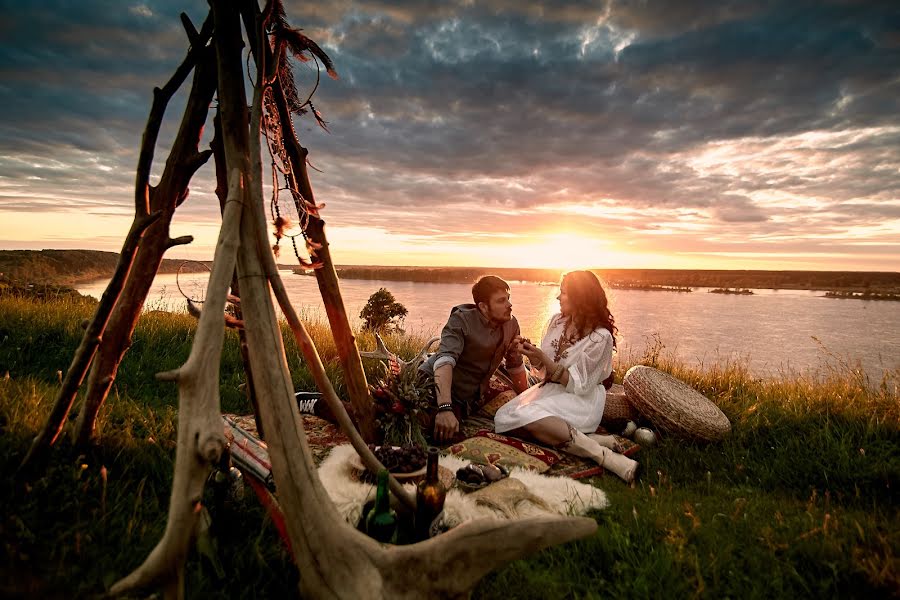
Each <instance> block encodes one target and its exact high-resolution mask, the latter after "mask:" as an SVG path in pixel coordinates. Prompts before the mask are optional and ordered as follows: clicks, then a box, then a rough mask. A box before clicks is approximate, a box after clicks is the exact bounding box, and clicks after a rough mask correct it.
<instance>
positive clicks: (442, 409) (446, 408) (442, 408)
mask: <svg viewBox="0 0 900 600" xmlns="http://www.w3.org/2000/svg"><path fill="white" fill-rule="evenodd" d="M452 410H453V404H451V403H450V402H446V403H444V404H438V407H437V411H438V412H447V411H452Z"/></svg>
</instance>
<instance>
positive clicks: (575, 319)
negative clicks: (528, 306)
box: [560, 271, 618, 346]
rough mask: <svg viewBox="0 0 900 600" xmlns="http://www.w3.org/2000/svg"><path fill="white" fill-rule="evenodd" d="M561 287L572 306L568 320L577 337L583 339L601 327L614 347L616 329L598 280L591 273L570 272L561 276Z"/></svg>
mask: <svg viewBox="0 0 900 600" xmlns="http://www.w3.org/2000/svg"><path fill="white" fill-rule="evenodd" d="M563 285H564V286H566V295H567V296H568V297H569V302H571V304H572V314H571V316H570V318H571V319H572V323H574V325H575V327H576V328H577V329H578V335H580V336H581V337H584V336H586V335H588V334H589V333H590V332H592V331H594V330H595V329H597V327H603V328H604V329H605V330H607V331H608V332H609V333H610V335H612V339H613V346H615V345H616V332H617V331H618V328H617V327H616V320H615V319H614V318H613V316H612V313H610V312H609V303H608V301H607V299H606V291H605V290H604V289H603V285H602V284H601V283H600V279H599V278H598V277H597V276H596V275H595V274H594V273H593V272H591V271H570V272H568V273H566V274H565V275H563V276H562V281H561V282H560V286H563Z"/></svg>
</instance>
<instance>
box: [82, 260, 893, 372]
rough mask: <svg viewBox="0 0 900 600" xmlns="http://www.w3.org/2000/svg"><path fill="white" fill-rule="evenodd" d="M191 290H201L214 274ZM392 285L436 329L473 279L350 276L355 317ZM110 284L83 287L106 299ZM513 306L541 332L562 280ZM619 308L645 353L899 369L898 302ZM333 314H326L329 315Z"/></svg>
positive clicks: (627, 293)
mask: <svg viewBox="0 0 900 600" xmlns="http://www.w3.org/2000/svg"><path fill="white" fill-rule="evenodd" d="M283 277H284V282H285V287H286V288H287V291H288V293H289V295H290V297H291V299H292V301H293V302H294V306H295V308H297V309H298V311H300V312H301V313H303V314H313V315H324V308H323V306H322V301H321V298H320V297H319V291H318V287H317V286H316V282H315V278H313V277H310V276H299V275H293V274H291V273H289V272H286V273H284V274H283ZM194 278H195V279H194V280H191V281H188V280H186V279H185V276H184V275H182V277H181V283H182V285H181V287H182V289H185V290H187V289H193V290H197V289H202V287H203V285H204V281H205V278H206V275H205V274H203V275H200V276H194ZM380 287H385V288H387V289H389V290H390V291H391V293H393V294H394V296H395V297H396V298H397V301H398V302H400V303H402V304H403V305H404V306H406V308H407V309H408V310H409V315H408V317H407V319H406V329H407V330H408V331H410V332H414V333H420V334H422V335H427V336H431V335H436V334H438V333H439V332H440V329H441V327H442V326H443V324H444V322H445V321H446V319H447V316H448V315H449V313H450V309H451V308H452V307H453V306H455V305H457V304H462V303H466V302H471V301H472V296H471V286H470V285H464V284H447V283H424V284H423V283H412V282H396V281H370V280H344V281H342V282H341V292H342V294H343V297H344V304H345V306H346V308H347V312H348V314H349V315H350V316H351V320H352V321H353V322H354V323H355V324H356V325H360V324H361V322H360V319H359V317H358V315H359V311H360V310H361V309H362V307H363V306H364V305H365V303H366V301H367V300H368V298H369V296H370V295H371V294H372V293H373V292H375V291H377V290H378V288H380ZM105 288H106V282H105V281H101V282H96V283H94V284H90V285H85V286H83V287H81V288H80V289H79V291H81V292H82V293H86V294H90V295H93V296H95V297H98V298H99V297H100V295H101V294H102V293H103V291H104V289H105ZM510 288H511V289H510V295H511V298H512V303H513V312H514V314H515V315H516V317H517V318H518V319H519V323H520V324H521V327H522V332H523V334H525V335H526V336H528V337H530V338H532V339H540V337H541V336H542V334H543V329H544V326H545V324H546V322H547V320H548V319H549V318H550V316H551V315H552V314H554V313H556V312H558V311H559V303H558V302H557V300H556V296H557V294H558V287H557V286H555V285H538V284H533V283H523V282H513V283H511V285H510ZM608 294H609V300H610V310H611V311H612V313H613V315H614V316H615V319H616V326H617V327H618V328H619V351H620V353H622V354H625V355H636V356H641V354H643V352H644V351H645V350H646V349H647V347H648V346H649V345H651V344H652V343H653V341H654V336H658V338H659V340H660V341H661V342H662V344H664V345H665V352H667V353H672V354H674V355H675V356H677V357H678V358H679V359H680V360H682V361H684V362H685V363H687V364H689V365H692V366H700V367H703V366H708V365H710V364H713V363H719V364H721V363H723V362H725V361H739V362H740V363H742V364H746V365H748V366H749V368H750V370H751V372H752V373H754V374H757V375H761V376H762V375H766V374H771V373H773V372H777V371H779V370H781V369H787V370H794V371H797V370H799V371H804V370H808V369H815V368H819V367H821V366H822V365H823V363H824V362H826V361H829V360H830V361H832V362H834V361H835V360H836V359H834V358H829V353H830V354H832V355H836V356H838V357H841V358H842V359H845V360H847V361H849V362H851V363H852V362H855V361H859V362H860V363H861V364H862V366H863V368H864V369H865V371H866V372H867V373H868V374H869V377H870V378H872V379H873V380H875V381H878V380H880V379H881V376H882V372H883V371H884V369H900V361H898V357H900V311H898V310H897V306H896V303H893V302H875V301H863V300H835V299H829V298H823V297H822V292H809V291H802V290H800V291H798V290H778V291H775V290H755V293H754V295H752V296H730V295H722V294H710V293H707V290H706V289H696V290H695V291H694V292H693V293H674V292H656V291H640V290H616V289H610V290H608ZM183 307H184V300H183V299H182V297H181V295H180V294H179V292H178V290H177V288H176V286H175V276H174V275H159V276H157V277H156V279H155V280H154V282H153V288H152V289H151V291H150V294H149V296H148V308H151V309H164V310H183V309H184V308H183ZM321 318H322V319H323V320H324V316H322V317H321Z"/></svg>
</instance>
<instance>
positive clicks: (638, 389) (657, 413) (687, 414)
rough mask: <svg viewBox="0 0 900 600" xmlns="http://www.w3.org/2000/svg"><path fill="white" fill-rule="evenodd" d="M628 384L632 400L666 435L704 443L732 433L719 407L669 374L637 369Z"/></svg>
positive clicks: (632, 368) (630, 372) (628, 378)
mask: <svg viewBox="0 0 900 600" xmlns="http://www.w3.org/2000/svg"><path fill="white" fill-rule="evenodd" d="M624 383H625V393H626V394H627V395H628V400H629V401H630V402H631V403H632V404H634V406H635V408H637V410H638V411H639V412H640V413H641V414H642V415H644V416H645V417H647V418H648V419H649V420H650V422H651V423H653V425H654V426H656V427H657V428H658V429H660V430H662V431H666V432H669V433H671V434H673V435H675V436H680V437H683V438H687V439H692V440H697V441H704V442H715V441H719V440H721V439H723V438H724V437H725V436H726V435H728V433H729V432H730V431H731V423H730V422H729V421H728V417H726V416H725V413H723V412H722V411H721V410H719V407H718V406H716V405H715V404H713V403H712V402H711V401H710V400H709V399H708V398H707V397H706V396H704V395H703V394H701V393H700V392H698V391H697V390H695V389H694V388H692V387H691V386H689V385H687V384H686V383H684V382H683V381H680V380H678V379H675V378H674V377H672V376H671V375H669V374H668V373H664V372H662V371H660V370H658V369H654V368H653V367H647V366H644V365H637V366H634V367H631V368H630V369H628V372H627V373H625V380H624Z"/></svg>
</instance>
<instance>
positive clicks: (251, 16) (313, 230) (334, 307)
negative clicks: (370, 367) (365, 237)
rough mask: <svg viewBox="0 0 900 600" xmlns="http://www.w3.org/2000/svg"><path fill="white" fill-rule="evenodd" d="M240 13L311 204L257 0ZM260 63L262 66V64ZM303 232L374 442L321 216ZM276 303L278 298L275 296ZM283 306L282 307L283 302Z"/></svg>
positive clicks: (360, 418)
mask: <svg viewBox="0 0 900 600" xmlns="http://www.w3.org/2000/svg"><path fill="white" fill-rule="evenodd" d="M241 12H242V17H243V19H244V27H245V28H246V30H247V32H248V37H249V42H250V50H251V52H252V53H253V54H254V56H256V58H257V64H258V68H263V69H265V70H264V71H263V73H266V74H267V75H266V76H267V78H268V77H269V76H271V86H270V87H271V90H272V97H273V98H274V100H275V105H276V107H277V109H278V119H279V124H280V128H281V132H282V142H283V144H284V148H285V151H286V152H287V155H288V161H289V163H290V177H292V178H293V183H294V185H295V186H296V189H298V190H299V191H300V194H301V195H302V196H303V198H304V199H306V201H307V202H309V203H310V204H315V195H314V194H313V190H312V184H311V183H310V180H309V172H308V170H307V166H306V158H307V155H308V154H309V151H308V150H307V149H306V148H304V147H303V146H302V145H301V144H300V141H299V140H298V139H297V136H296V134H295V132H294V125H293V122H292V120H291V111H290V109H289V108H288V105H287V101H286V100H285V95H284V88H283V87H282V84H281V81H280V79H279V78H278V77H277V66H276V65H275V57H274V56H273V55H272V52H271V49H270V47H269V44H268V42H267V41H266V38H265V33H264V32H263V31H261V27H260V21H261V16H262V15H261V14H260V11H259V8H258V7H257V6H255V3H253V4H252V5H251V4H250V3H244V4H242V10H241ZM259 65H262V67H260V66H259ZM306 233H307V235H309V237H310V239H311V240H312V241H313V242H314V243H315V244H317V245H318V246H320V248H319V249H318V250H316V251H315V256H314V258H315V260H316V261H317V262H320V263H321V264H322V266H321V267H320V268H318V269H316V270H315V276H316V283H317V285H318V287H319V293H320V294H321V295H322V301H323V304H324V305H325V314H326V316H327V318H328V323H329V325H330V326H331V332H332V335H333V336H334V342H335V347H336V348H337V351H338V360H339V361H340V363H341V368H342V370H343V372H344V382H345V384H346V386H347V395H348V396H349V397H350V404H351V405H352V407H353V416H354V419H355V422H356V426H357V428H358V429H359V433H360V434H361V435H362V437H363V439H365V440H366V442H374V441H376V432H375V412H374V406H373V403H372V398H371V396H370V395H369V386H368V384H367V382H366V374H365V371H364V370H363V366H362V360H361V359H360V356H359V348H358V347H357V346H356V337H355V336H354V335H353V330H352V329H351V328H350V320H349V318H348V317H347V310H346V308H345V307H344V299H343V297H342V296H341V290H340V285H339V283H338V278H337V273H336V272H335V270H334V263H333V262H332V260H331V252H330V251H329V249H328V238H327V237H326V236H325V222H324V221H322V220H321V218H320V217H318V216H315V215H311V218H310V223H309V226H308V228H307V231H306ZM279 279H280V277H279ZM279 303H282V302H281V301H280V300H279ZM282 304H283V303H282ZM283 309H284V307H283V306H282V310H283ZM317 383H318V382H317ZM320 389H321V388H320ZM332 410H334V407H332Z"/></svg>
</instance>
